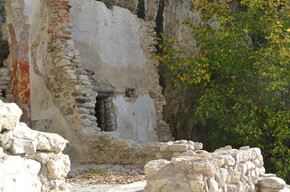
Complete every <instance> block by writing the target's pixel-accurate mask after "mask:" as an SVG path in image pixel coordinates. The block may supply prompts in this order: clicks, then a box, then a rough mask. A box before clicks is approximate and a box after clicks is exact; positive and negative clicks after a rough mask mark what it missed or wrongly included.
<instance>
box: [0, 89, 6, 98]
mask: <svg viewBox="0 0 290 192" xmlns="http://www.w3.org/2000/svg"><path fill="white" fill-rule="evenodd" d="M0 97H3V98H6V94H5V91H4V90H0Z"/></svg>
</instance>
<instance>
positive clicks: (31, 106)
mask: <svg viewBox="0 0 290 192" xmlns="http://www.w3.org/2000/svg"><path fill="white" fill-rule="evenodd" d="M70 9H71V5H70V4H69V2H67V1H63V0H50V1H44V0H43V1H33V0H31V1H29V2H28V3H27V4H25V3H24V2H23V1H21V0H18V1H13V0H5V11H6V15H7V21H6V23H4V24H3V26H2V32H3V39H5V40H7V41H8V42H9V45H10V55H9V57H8V59H6V60H5V62H4V67H1V68H0V78H1V87H0V88H1V93H3V94H2V95H1V96H2V98H3V97H4V98H3V99H5V100H6V101H14V102H16V103H17V104H18V105H19V106H20V107H21V108H22V109H23V115H22V118H23V119H22V120H23V121H25V122H26V123H28V124H30V125H31V126H32V127H33V128H34V129H37V130H41V131H46V132H54V133H58V134H60V135H62V136H64V137H65V138H66V139H68V140H69V141H70V144H69V145H68V147H67V149H66V152H67V153H69V154H70V155H71V159H72V160H73V161H81V162H84V161H90V162H91V161H95V162H98V159H106V158H107V157H108V156H113V155H116V151H121V152H120V154H117V156H115V158H114V159H112V161H113V162H116V161H117V160H118V159H120V158H119V156H124V153H125V152H124V151H126V150H127V147H124V146H121V148H123V149H121V150H120V146H117V147H116V145H115V144H114V142H115V141H118V140H119V139H118V137H116V134H114V133H110V132H108V133H103V132H99V131H100V129H99V128H98V127H97V123H96V117H95V102H96V96H97V90H96V83H95V81H94V79H93V78H92V76H91V74H92V72H91V71H89V70H85V69H84V67H83V65H82V62H81V60H80V59H81V58H80V56H79V54H80V53H79V51H78V50H77V49H75V47H74V42H73V40H72V36H71V33H72V29H73V25H72V24H71V13H70ZM138 22H139V24H140V28H139V29H138V30H140V31H141V37H140V45H141V47H142V49H143V51H144V57H145V59H146V68H145V71H146V74H147V75H148V77H147V78H148V81H147V82H146V83H147V84H146V85H148V87H149V88H146V87H144V88H143V90H142V91H143V92H142V93H143V94H144V93H146V94H148V95H150V96H149V97H151V98H152V99H153V101H154V106H155V110H156V112H157V122H158V127H156V128H157V129H158V130H157V136H158V139H159V140H161V141H162V140H169V139H171V138H172V137H171V136H170V135H171V134H170V132H169V129H168V128H169V127H168V126H167V124H166V123H165V122H164V121H163V120H162V114H161V112H162V106H163V105H164V104H165V101H164V97H163V96H162V95H161V87H160V86H159V83H158V77H159V76H158V73H157V66H158V62H157V61H156V60H155V59H153V58H152V57H151V56H152V55H154V52H155V51H156V49H155V47H154V46H155V45H156V43H157V42H156V40H155V39H156V34H155V32H154V30H153V28H154V26H155V25H154V23H153V22H145V21H142V20H138ZM145 37H146V38H145ZM23 62H24V63H23ZM12 87H14V88H13V89H12ZM111 135H114V136H113V137H114V139H112V136H111ZM158 139H157V140H158ZM103 140H104V143H106V144H107V148H110V149H111V151H106V149H105V148H104V147H102V146H104V143H101V142H102V141H103ZM107 140H110V142H109V143H108V142H107ZM121 142H123V141H122V140H121ZM132 143H133V144H132V145H131V147H132V148H135V149H134V150H133V151H135V152H137V151H138V150H140V146H142V145H141V144H139V143H138V142H133V141H132ZM149 145H150V144H149ZM134 146H136V147H134ZM141 148H143V147H141ZM145 148H146V147H145ZM149 148H150V147H149ZM96 149H97V150H96ZM150 150H151V149H149V152H148V150H147V151H146V150H144V154H143V152H141V153H140V154H139V155H140V159H138V162H142V163H145V162H146V161H147V160H141V159H142V158H143V157H144V156H147V155H148V153H150ZM95 151H96V152H95ZM92 152H93V153H92ZM94 152H95V153H94ZM99 154H104V156H103V157H100V156H99ZM134 155H136V154H135V153H134V152H132V153H130V155H129V156H130V160H128V161H127V162H128V163H132V162H134V158H133V156H134ZM137 156H138V155H137ZM155 156H156V154H155V152H154V154H153V155H152V154H151V155H150V159H152V158H153V157H154V158H155ZM154 158H153V159H154ZM107 159H108V158H107ZM121 159H122V158H121ZM120 161H121V162H124V160H120ZM102 162H103V161H102ZM108 162H109V161H108Z"/></svg>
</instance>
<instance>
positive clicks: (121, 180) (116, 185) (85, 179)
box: [66, 163, 146, 192]
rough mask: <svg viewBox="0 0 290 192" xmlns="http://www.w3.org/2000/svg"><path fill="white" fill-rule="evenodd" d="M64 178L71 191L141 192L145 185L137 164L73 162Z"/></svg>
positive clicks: (142, 172) (140, 167)
mask: <svg viewBox="0 0 290 192" xmlns="http://www.w3.org/2000/svg"><path fill="white" fill-rule="evenodd" d="M66 180H67V182H68V183H70V184H71V185H72V189H71V191H72V192H142V191H143V190H144V187H145V186H146V181H145V174H144V168H143V166H139V165H112V164H101V165H96V164H75V163H74V164H72V165H71V170H70V172H69V174H68V176H67V178H66Z"/></svg>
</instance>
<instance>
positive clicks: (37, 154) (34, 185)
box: [0, 100, 70, 192]
mask: <svg viewBox="0 0 290 192" xmlns="http://www.w3.org/2000/svg"><path fill="white" fill-rule="evenodd" d="M21 114H22V112H21V110H20V109H19V107H18V106H17V105H16V104H14V103H11V104H6V103H3V102H2V101H1V100H0V192H19V191H22V192H34V191H37V192H39V191H41V192H46V191H49V192H58V191H69V190H70V185H68V184H67V183H65V176H66V175H67V173H68V171H69V169H70V160H69V157H68V155H64V154H62V151H63V149H64V148H65V146H66V144H67V142H68V141H67V140H65V139H64V138H62V137H61V136H59V135H57V134H53V133H44V132H38V131H34V130H31V129H30V128H29V127H27V125H26V124H24V123H21V122H19V118H20V116H21Z"/></svg>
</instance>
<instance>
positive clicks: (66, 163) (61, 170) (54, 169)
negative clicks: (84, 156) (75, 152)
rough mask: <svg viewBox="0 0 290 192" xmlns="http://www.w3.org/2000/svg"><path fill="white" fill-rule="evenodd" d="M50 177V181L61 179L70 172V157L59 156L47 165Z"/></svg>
mask: <svg viewBox="0 0 290 192" xmlns="http://www.w3.org/2000/svg"><path fill="white" fill-rule="evenodd" d="M46 168H47V170H48V177H49V178H50V179H61V178H63V177H65V176H66V175H67V173H68V172H69V170H70V160H69V157H68V155H58V156H55V157H54V158H53V159H50V160H49V161H48V162H47V163H46Z"/></svg>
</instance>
